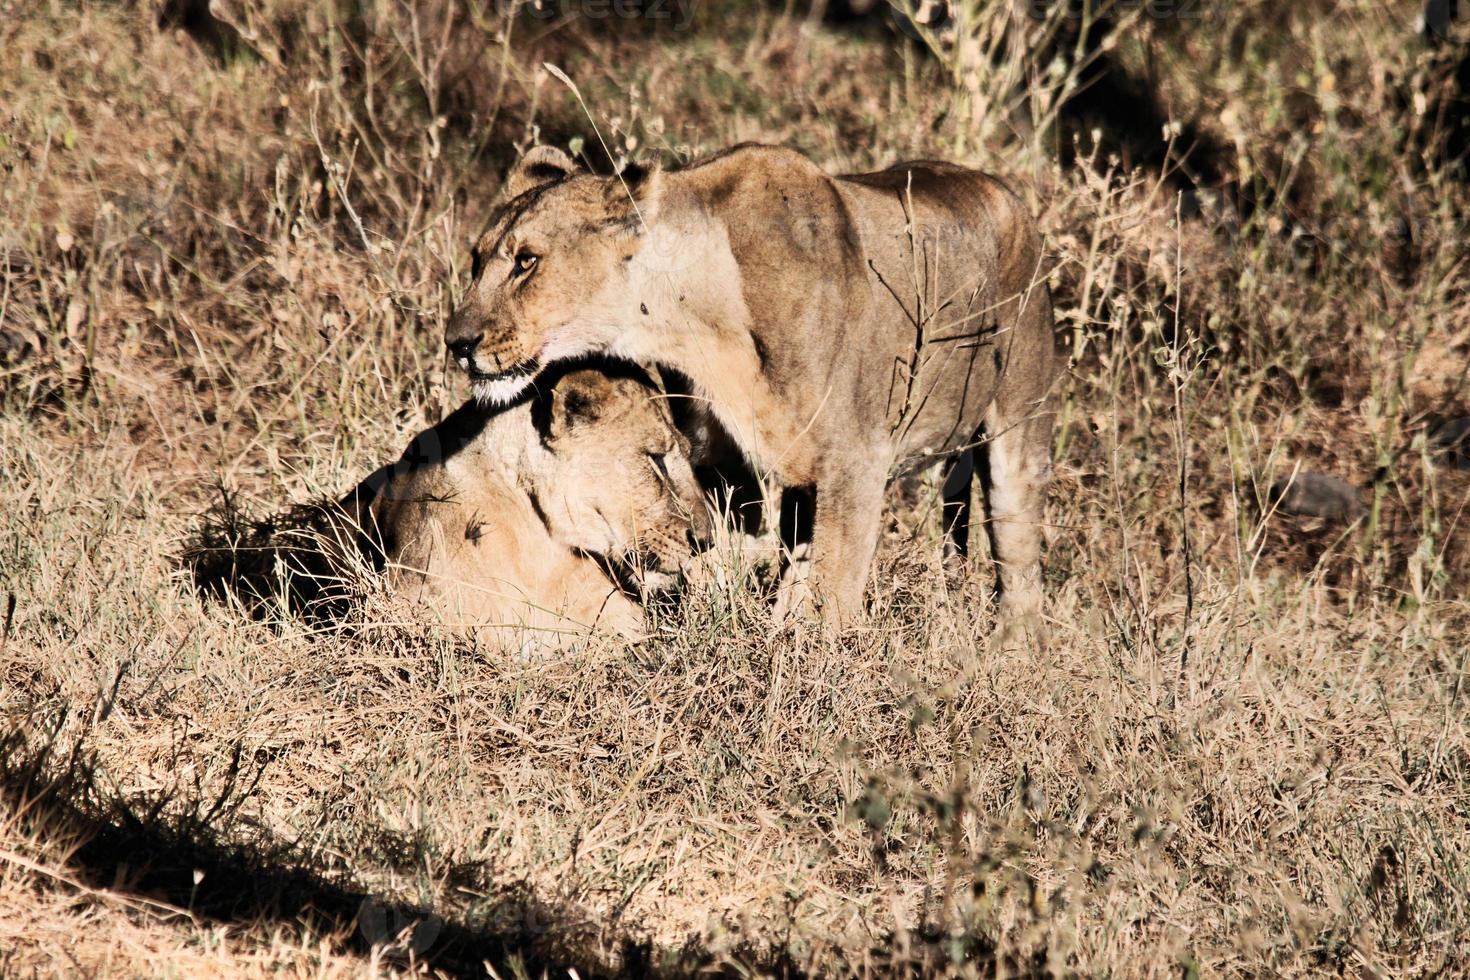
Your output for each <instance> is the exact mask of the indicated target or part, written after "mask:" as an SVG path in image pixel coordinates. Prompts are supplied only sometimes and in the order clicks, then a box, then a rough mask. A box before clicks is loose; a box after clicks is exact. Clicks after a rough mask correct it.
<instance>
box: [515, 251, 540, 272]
mask: <svg viewBox="0 0 1470 980" xmlns="http://www.w3.org/2000/svg"><path fill="white" fill-rule="evenodd" d="M538 261H540V256H537V255H532V254H531V253H530V252H520V253H518V254H517V255H516V274H517V275H522V276H524V275H525V274H526V273H528V272H530V271H531V270H532V269H534V268H536V263H537V262H538Z"/></svg>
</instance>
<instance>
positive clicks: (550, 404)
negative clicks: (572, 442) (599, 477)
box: [544, 384, 602, 444]
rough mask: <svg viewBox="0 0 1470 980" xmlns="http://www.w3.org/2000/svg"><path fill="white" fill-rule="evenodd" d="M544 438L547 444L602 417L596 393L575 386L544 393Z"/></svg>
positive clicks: (557, 388)
mask: <svg viewBox="0 0 1470 980" xmlns="http://www.w3.org/2000/svg"><path fill="white" fill-rule="evenodd" d="M545 401H546V414H545V416H544V418H545V421H544V425H545V430H544V438H545V440H546V442H547V443H548V444H552V443H555V442H556V441H557V440H558V439H560V438H561V437H562V436H564V435H566V434H567V433H568V432H570V431H571V430H572V429H575V428H577V427H578V426H582V425H588V424H590V423H592V422H596V421H597V420H598V418H600V417H601V415H602V408H601V406H600V405H599V403H598V398H597V393H596V392H594V391H591V390H589V389H586V388H583V387H582V386H580V385H577V384H563V385H560V386H558V387H556V388H553V389H551V391H549V392H547V393H546V399H545Z"/></svg>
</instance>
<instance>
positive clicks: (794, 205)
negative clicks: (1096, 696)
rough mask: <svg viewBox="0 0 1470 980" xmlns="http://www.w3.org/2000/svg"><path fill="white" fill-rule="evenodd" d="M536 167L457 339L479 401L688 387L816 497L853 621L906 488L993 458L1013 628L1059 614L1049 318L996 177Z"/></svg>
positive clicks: (1017, 209) (747, 158) (927, 171)
mask: <svg viewBox="0 0 1470 980" xmlns="http://www.w3.org/2000/svg"><path fill="white" fill-rule="evenodd" d="M558 164H560V167H558ZM533 169H534V171H535V174H534V176H533V175H531V174H530V173H528V172H527V170H526V168H524V167H523V168H520V169H518V170H517V171H516V172H515V173H513V174H512V176H511V178H510V180H509V185H510V188H511V189H512V190H513V191H519V193H518V194H517V196H515V197H513V198H512V199H511V200H510V201H509V202H507V203H506V204H505V205H504V206H503V207H502V208H501V209H500V210H499V211H498V212H497V214H496V215H495V216H494V217H493V218H492V220H491V222H490V224H489V227H488V228H487V230H486V231H485V233H484V234H483V235H482V236H481V238H480V239H479V241H478V243H477V245H476V248H475V255H476V264H477V266H478V268H479V274H478V276H477V277H476V279H475V281H474V283H473V284H472V285H471V288H470V290H469V292H468V293H467V294H466V296H465V297H464V300H463V302H462V303H461V305H460V308H459V309H458V310H457V311H456V313H455V315H454V317H453V318H452V320H451V322H450V324H449V326H448V328H447V331H446V343H448V344H449V345H450V348H451V350H453V351H455V353H456V356H458V357H459V359H460V363H461V365H462V366H463V367H464V368H465V369H466V370H467V371H468V372H469V374H470V375H471V377H472V379H473V380H474V383H475V388H476V392H477V393H478V394H479V395H480V397H482V398H484V399H486V400H490V401H495V400H498V399H503V398H506V397H510V396H513V395H514V394H515V393H516V392H517V391H519V390H520V389H521V388H522V387H524V385H525V384H527V383H528V382H529V379H530V378H531V377H532V376H534V374H535V372H536V371H538V370H540V369H541V368H542V367H543V366H544V365H546V364H551V363H555V362H557V361H560V360H563V359H566V358H570V357H577V356H581V355H583V354H586V353H589V352H599V351H600V352H608V353H611V354H613V355H615V356H618V357H626V358H629V359H633V360H639V361H646V362H653V363H658V364H660V365H664V366H666V367H669V368H673V369H676V370H678V371H679V372H680V373H682V374H684V375H685V376H687V377H688V378H689V379H690V380H691V381H692V382H693V384H694V386H695V389H696V394H697V395H698V396H700V397H702V398H703V399H705V400H706V401H707V404H708V406H709V409H710V411H711V412H712V413H713V415H714V416H715V417H716V418H717V419H718V421H719V422H720V423H721V424H722V425H723V426H724V428H726V429H727V430H728V431H729V432H730V434H731V435H732V436H733V437H734V439H735V441H736V443H737V444H738V445H739V446H740V447H741V449H742V451H743V452H744V453H745V454H746V455H747V456H748V457H749V458H750V460H751V462H752V463H753V464H754V465H755V467H756V468H757V469H758V470H759V471H761V472H762V473H766V474H769V475H771V476H773V477H774V478H775V479H776V480H777V481H778V482H779V483H780V484H781V485H783V486H785V487H810V488H813V489H814V490H815V493H816V509H815V520H814V528H813V540H812V560H813V568H812V577H811V584H812V586H813V587H814V589H815V590H816V593H817V596H818V598H819V599H820V600H822V601H823V602H824V613H825V614H826V615H827V616H828V617H829V618H833V619H836V620H838V621H844V620H847V619H850V618H851V616H852V615H854V614H855V613H856V612H857V611H858V610H859V609H860V606H861V599H862V593H863V588H864V585H865V583H866V580H867V575H868V571H869V567H870V565H871V562H872V557H873V552H874V549H875V547H876V544H877V539H878V532H879V527H880V522H881V510H882V500H883V491H884V487H885V485H886V484H887V482H888V481H889V479H890V478H891V477H892V476H893V475H894V474H895V473H897V472H898V471H899V470H900V468H907V467H912V466H915V465H921V464H924V463H929V462H938V461H942V460H946V459H951V458H954V457H955V456H956V455H960V454H964V453H966V452H969V451H970V450H971V449H972V448H973V447H975V446H976V445H978V444H979V442H980V441H982V439H983V441H985V442H987V444H988V446H989V447H990V450H991V451H990V452H989V453H988V454H987V456H988V459H987V460H986V462H987V463H988V466H987V467H985V468H983V470H982V473H983V475H984V476H986V477H987V478H988V490H989V493H988V494H987V501H988V505H987V506H988V510H989V515H988V516H989V521H988V524H987V526H988V529H989V531H990V534H991V539H992V544H993V551H994V554H995V557H996V560H997V562H998V565H999V571H1000V582H1001V590H1002V599H1003V610H1004V611H1005V612H1006V613H1007V614H1010V615H1013V616H1019V617H1024V618H1027V619H1034V618H1035V617H1037V616H1038V615H1039V613H1040V608H1041V593H1040V567H1039V550H1040V549H1039V527H1038V522H1039V520H1040V508H1041V503H1042V496H1043V494H1044V490H1045V484H1046V480H1047V477H1048V474H1049V449H1048V444H1049V441H1050V438H1049V433H1050V431H1051V412H1050V409H1049V407H1048V392H1049V389H1050V387H1051V383H1052V380H1053V375H1054V366H1053V362H1054V354H1053V339H1052V314H1051V302H1050V298H1049V295H1048V292H1047V288H1046V284H1045V282H1044V280H1043V278H1042V269H1041V240H1040V236H1039V235H1038V233H1037V231H1036V227H1035V224H1034V222H1033V221H1032V219H1031V218H1030V216H1029V215H1028V214H1027V213H1026V212H1025V210H1024V208H1023V207H1022V205H1021V203H1020V201H1019V200H1018V199H1017V198H1016V196H1015V195H1014V194H1012V193H1011V192H1010V191H1009V190H1008V189H1007V188H1006V187H1005V186H1004V185H1003V184H1002V183H1001V182H1000V181H998V180H996V179H995V178H993V177H989V176H987V175H985V174H982V173H978V172H975V171H971V170H967V169H965V168H962V167H958V166H955V165H953V164H948V163H938V162H921V163H911V164H901V165H898V166H895V167H893V168H890V169H889V170H885V171H880V172H878V173H872V174H858V175H852V176H845V177H833V176H830V175H828V174H826V173H824V172H822V171H821V170H820V169H819V168H817V167H816V166H815V165H814V164H812V163H811V162H810V161H808V160H807V159H806V158H804V157H802V156H801V155H799V154H797V153H795V152H792V151H789V150H784V149H779V148H774V147H763V146H745V147H737V148H735V149H733V150H730V151H727V152H726V153H724V154H721V155H719V156H716V157H714V158H712V159H710V160H707V161H705V162H703V163H701V164H698V165H695V166H692V167H690V168H688V169H686V170H682V171H678V172H671V173H658V172H655V173H652V174H649V175H646V176H642V177H637V176H634V177H632V178H627V179H619V178H600V177H595V176H591V175H586V174H580V173H575V172H573V171H572V168H571V165H570V162H569V161H566V160H565V159H564V158H563V159H561V160H558V159H557V155H556V154H555V153H554V152H546V151H540V152H539V153H538V155H537V158H536V161H535V167H534V168H533ZM951 482H954V481H951ZM963 483H964V485H963V487H952V488H951V494H950V495H949V496H950V505H951V506H950V520H949V522H948V523H949V524H950V526H951V529H952V531H953V534H952V540H953V541H954V545H953V546H954V548H955V550H957V551H961V552H963V551H964V548H965V536H964V530H965V527H966V525H967V523H968V517H967V503H966V502H967V501H968V480H965V481H963ZM961 491H963V492H961Z"/></svg>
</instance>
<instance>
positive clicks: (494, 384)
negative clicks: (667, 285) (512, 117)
mask: <svg viewBox="0 0 1470 980" xmlns="http://www.w3.org/2000/svg"><path fill="white" fill-rule="evenodd" d="M657 183H658V175H657V173H652V174H647V175H644V174H637V173H629V174H625V175H624V177H623V178H620V179H607V178H602V177H596V176H593V175H590V174H586V173H577V172H576V167H575V165H574V164H573V163H572V161H571V160H570V159H568V158H567V157H566V155H565V154H563V153H561V152H560V151H559V150H556V149H553V148H551V147H539V148H537V149H535V150H532V151H531V152H530V153H528V154H527V155H526V156H525V157H524V158H522V160H521V162H520V163H519V164H518V165H517V166H516V168H515V169H514V170H513V171H512V172H511V174H510V175H509V176H508V177H507V179H506V188H505V196H506V198H507V201H506V203H505V204H503V205H502V206H501V207H499V208H498V209H497V210H496V212H495V214H494V215H492V217H491V219H490V222H489V224H488V225H487V227H486V229H485V231H484V233H483V234H482V235H481V236H480V238H479V240H478V241H477V242H476V243H475V247H474V250H473V256H472V257H473V264H472V277H473V279H472V282H471V284H470V287H469V290H468V291H467V292H466V293H465V295H464V297H463V298H462V299H461V301H460V304H459V308H458V309H457V310H456V311H455V313H454V316H453V317H451V318H450V321H449V325H448V327H447V328H446V329H445V336H444V341H445V344H446V346H447V347H448V348H449V351H450V354H451V355H452V356H453V357H454V358H455V360H456V361H457V362H458V363H459V366H460V367H461V368H463V369H464V370H465V371H466V372H467V373H468V374H469V376H470V379H471V381H472V382H473V385H474V391H475V395H476V397H477V398H479V399H480V400H481V401H485V402H489V403H492V404H506V403H508V402H510V401H512V400H513V399H515V398H516V397H517V396H518V395H519V394H520V393H521V392H523V391H525V389H526V388H527V387H528V386H529V385H530V383H531V380H532V378H534V377H535V376H536V373H537V372H538V371H539V370H540V369H541V368H542V367H543V366H544V365H547V364H551V363H553V362H556V361H562V360H567V359H569V358H574V357H578V356H580V355H583V354H589V353H593V352H597V351H605V350H607V349H608V347H609V346H610V345H611V344H612V342H613V340H614V339H615V338H616V336H617V333H618V331H619V325H620V324H628V323H632V322H634V318H636V317H638V316H640V315H644V310H645V309H646V307H643V306H642V304H641V301H640V299H639V297H638V296H637V295H636V294H637V289H636V288H635V287H634V284H633V283H634V279H633V276H634V270H633V264H634V260H635V258H636V257H637V256H638V254H639V252H640V250H641V248H642V245H643V238H644V237H645V236H644V233H645V231H646V229H647V226H648V222H649V220H650V218H651V212H652V209H653V208H654V206H655V199H656V192H657V187H656V185H657Z"/></svg>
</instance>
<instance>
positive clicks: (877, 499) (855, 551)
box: [810, 453, 888, 627]
mask: <svg viewBox="0 0 1470 980" xmlns="http://www.w3.org/2000/svg"><path fill="white" fill-rule="evenodd" d="M872 458H873V459H874V460H877V459H878V454H876V453H875V454H873V457H872ZM887 476H888V472H887V466H886V464H884V463H882V462H881V461H878V462H875V464H874V465H873V466H872V467H871V468H869V469H860V470H850V471H843V472H840V473H837V474H833V475H831V476H829V477H828V478H826V479H824V480H820V481H818V483H817V487H816V493H817V500H816V513H815V521H814V523H813V525H812V569H811V579H810V585H811V588H812V591H813V592H814V593H815V594H816V599H817V601H818V602H819V603H820V604H821V615H822V621H823V622H825V623H827V624H828V625H829V626H838V627H841V626H847V625H851V624H852V623H853V622H854V621H855V620H856V619H858V617H860V616H861V615H862V611H863V592H864V590H865V589H866V588H867V584H868V573H869V572H870V571H871V570H872V567H873V555H874V553H876V552H877V550H878V533H879V531H880V530H881V528H882V526H883V490H884V487H885V486H886V485H887Z"/></svg>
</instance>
